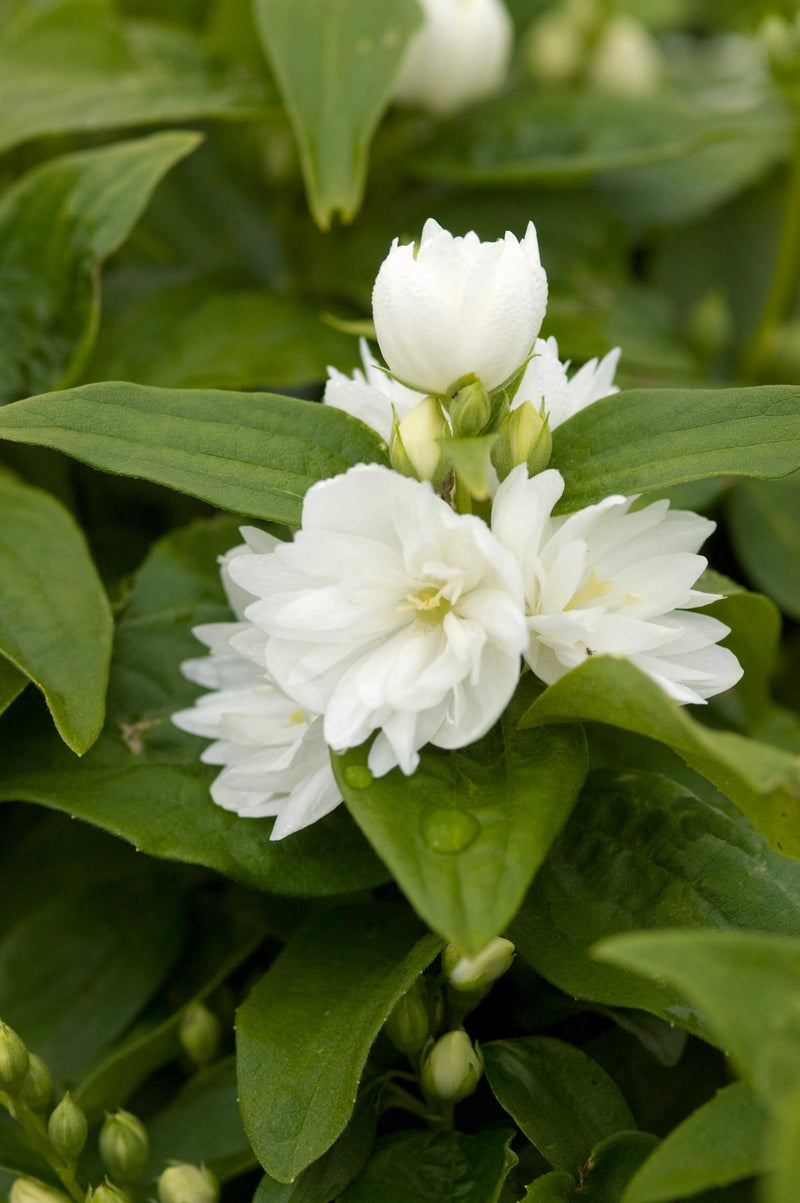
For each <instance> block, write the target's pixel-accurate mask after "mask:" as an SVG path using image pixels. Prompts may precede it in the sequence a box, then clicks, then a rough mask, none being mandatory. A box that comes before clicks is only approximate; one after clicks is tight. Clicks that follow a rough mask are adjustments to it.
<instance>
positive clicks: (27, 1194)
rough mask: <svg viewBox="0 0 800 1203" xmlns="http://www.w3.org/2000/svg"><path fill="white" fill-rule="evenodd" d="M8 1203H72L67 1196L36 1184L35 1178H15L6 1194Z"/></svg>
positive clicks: (52, 1187) (41, 1183)
mask: <svg viewBox="0 0 800 1203" xmlns="http://www.w3.org/2000/svg"><path fill="white" fill-rule="evenodd" d="M8 1201H9V1203H72V1200H71V1199H70V1197H69V1195H66V1194H64V1192H63V1191H60V1190H56V1188H55V1187H54V1186H47V1185H46V1184H45V1183H44V1182H37V1180H36V1179H35V1178H17V1180H16V1181H15V1182H14V1184H13V1186H12V1187H11V1190H10V1191H9V1192H8Z"/></svg>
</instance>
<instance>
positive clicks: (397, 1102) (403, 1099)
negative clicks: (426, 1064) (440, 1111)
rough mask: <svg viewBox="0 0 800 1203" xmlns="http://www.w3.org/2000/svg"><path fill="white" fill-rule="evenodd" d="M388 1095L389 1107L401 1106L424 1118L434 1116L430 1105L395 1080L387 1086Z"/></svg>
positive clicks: (427, 1118)
mask: <svg viewBox="0 0 800 1203" xmlns="http://www.w3.org/2000/svg"><path fill="white" fill-rule="evenodd" d="M386 1096H387V1102H388V1104H389V1107H399V1108H400V1109H401V1110H402V1111H410V1112H411V1114H412V1115H418V1116H420V1118H421V1119H424V1120H431V1119H432V1118H433V1116H432V1114H431V1109H430V1107H427V1106H426V1105H425V1103H423V1102H422V1101H421V1100H420V1099H417V1098H415V1097H414V1095H413V1094H410V1093H409V1092H408V1091H407V1090H405V1089H404V1088H403V1087H402V1086H398V1085H397V1084H396V1083H395V1082H392V1083H391V1084H390V1085H389V1086H388V1087H387V1090H386Z"/></svg>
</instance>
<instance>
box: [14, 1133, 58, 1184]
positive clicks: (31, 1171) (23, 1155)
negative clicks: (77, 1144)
mask: <svg viewBox="0 0 800 1203" xmlns="http://www.w3.org/2000/svg"><path fill="white" fill-rule="evenodd" d="M0 1169H2V1170H6V1171H7V1172H8V1173H11V1174H14V1176H15V1177H16V1176H17V1175H25V1176H28V1177H32V1178H38V1179H40V1180H41V1181H42V1182H49V1183H51V1184H52V1185H54V1186H58V1185H59V1181H58V1178H56V1176H55V1174H54V1173H53V1171H52V1170H51V1168H50V1166H49V1165H48V1164H47V1162H46V1161H45V1160H44V1158H43V1157H42V1156H41V1154H39V1153H37V1152H36V1151H35V1150H34V1149H32V1148H31V1147H30V1144H29V1142H28V1140H27V1137H26V1136H25V1134H24V1132H23V1131H22V1129H21V1128H20V1127H19V1126H18V1125H17V1124H15V1123H13V1122H12V1121H11V1120H6V1117H5V1115H0Z"/></svg>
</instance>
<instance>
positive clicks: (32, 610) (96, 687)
mask: <svg viewBox="0 0 800 1203" xmlns="http://www.w3.org/2000/svg"><path fill="white" fill-rule="evenodd" d="M0 580H2V581H3V588H2V591H0V653H2V655H3V656H4V657H7V659H6V660H4V661H3V665H7V664H8V661H11V664H12V665H13V666H14V667H15V668H17V669H18V670H19V672H20V673H24V675H25V677H27V678H29V679H30V680H31V681H33V682H34V684H36V685H38V687H39V688H40V689H41V691H42V693H43V694H44V696H45V699H46V701H47V705H48V707H49V709H50V713H51V714H52V716H53V720H54V722H55V724H56V727H57V728H58V732H59V734H60V735H61V737H62V739H63V740H64V741H65V742H66V743H67V744H68V745H69V746H70V748H72V750H73V751H74V752H77V753H78V754H79V755H80V754H82V753H83V752H85V751H86V750H87V748H90V747H91V746H92V744H93V743H94V741H95V740H96V738H97V736H98V735H99V733H100V729H101V727H102V725H103V717H104V715H105V704H106V685H107V683H108V663H109V658H110V656H111V639H112V634H113V622H112V618H111V609H110V607H109V604H108V598H107V597H106V593H105V590H104V589H103V586H102V583H101V581H100V578H99V577H98V575H97V571H96V569H95V566H94V564H93V563H92V559H91V556H90V554H89V549H88V547H87V546H86V540H85V539H84V536H83V534H82V533H81V531H80V530H79V528H78V527H77V526H76V524H75V522H74V520H73V519H72V517H71V515H70V514H69V513H68V512H67V511H66V510H65V509H64V508H63V506H62V505H61V504H60V502H58V501H56V500H55V498H54V497H51V496H50V495H49V494H48V493H43V492H41V491H40V490H39V489H32V488H30V487H29V486H28V485H24V484H21V483H17V482H16V481H14V480H12V479H10V478H6V477H5V476H2V477H0ZM2 677H3V679H5V680H6V681H7V686H6V688H7V691H8V692H7V693H6V698H8V700H13V697H14V696H16V694H17V693H19V691H20V684H21V683H20V681H19V679H17V680H16V681H15V680H14V677H13V674H10V673H9V671H8V668H3V670H2ZM0 690H2V686H0ZM9 695H10V696H9Z"/></svg>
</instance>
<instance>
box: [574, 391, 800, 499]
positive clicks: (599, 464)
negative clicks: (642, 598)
mask: <svg viewBox="0 0 800 1203" xmlns="http://www.w3.org/2000/svg"><path fill="white" fill-rule="evenodd" d="M552 467H554V468H558V469H559V471H560V472H561V473H562V475H563V477H564V479H565V480H566V482H567V485H566V489H565V492H564V496H563V497H562V498H561V501H560V502H559V503H558V506H557V509H558V512H559V513H562V514H563V513H569V512H571V511H572V510H577V509H580V508H581V506H584V505H590V504H592V503H593V502H597V501H600V500H602V498H603V497H608V496H609V494H611V493H624V494H630V493H646V492H654V491H663V490H664V489H668V488H669V487H670V486H671V485H675V484H680V483H681V482H682V481H686V480H701V479H703V478H705V477H708V476H785V475H786V474H787V473H789V472H793V471H795V470H796V469H798V468H800V388H789V387H783V386H779V385H774V386H770V387H763V388H732V389H646V390H645V389H641V390H632V391H630V392H624V393H618V394H616V395H615V396H613V397H607V398H606V399H605V400H604V401H597V402H595V404H594V405H590V406H588V407H587V408H586V409H584V410H583V411H582V412H580V413H578V414H576V415H575V416H574V417H573V418H570V419H569V420H568V421H566V422H564V424H563V425H562V426H559V427H558V429H557V430H555V431H553V459H552Z"/></svg>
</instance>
